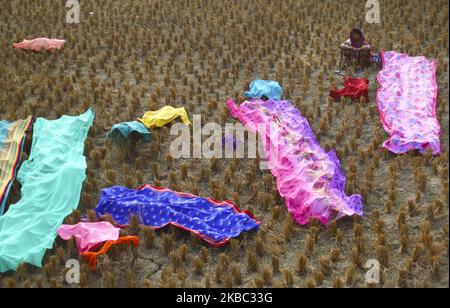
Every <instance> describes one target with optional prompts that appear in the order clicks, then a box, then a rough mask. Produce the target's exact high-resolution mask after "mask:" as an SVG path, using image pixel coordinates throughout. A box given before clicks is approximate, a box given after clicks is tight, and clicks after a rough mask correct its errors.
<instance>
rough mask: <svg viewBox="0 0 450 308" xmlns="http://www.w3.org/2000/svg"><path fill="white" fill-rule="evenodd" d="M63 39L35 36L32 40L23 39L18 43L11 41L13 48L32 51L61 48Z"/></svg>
mask: <svg viewBox="0 0 450 308" xmlns="http://www.w3.org/2000/svg"><path fill="white" fill-rule="evenodd" d="M65 42H66V41H65V40H58V39H48V38H43V37H40V38H35V39H33V40H23V41H22V42H20V43H13V47H14V48H19V49H30V50H33V51H42V50H53V49H61V48H63V47H64V43H65Z"/></svg>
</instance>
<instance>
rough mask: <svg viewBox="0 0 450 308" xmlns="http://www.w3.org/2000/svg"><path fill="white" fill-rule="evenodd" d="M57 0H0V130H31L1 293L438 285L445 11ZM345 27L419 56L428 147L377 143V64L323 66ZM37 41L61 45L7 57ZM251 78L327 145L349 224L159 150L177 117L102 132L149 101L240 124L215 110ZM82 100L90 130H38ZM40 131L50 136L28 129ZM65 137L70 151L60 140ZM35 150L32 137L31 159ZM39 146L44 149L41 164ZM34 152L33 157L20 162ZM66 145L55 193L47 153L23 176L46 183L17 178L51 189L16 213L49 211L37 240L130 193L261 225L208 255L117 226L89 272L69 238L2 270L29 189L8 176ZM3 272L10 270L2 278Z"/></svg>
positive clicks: (445, 140) (393, 2) (345, 34)
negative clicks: (149, 188)
mask: <svg viewBox="0 0 450 308" xmlns="http://www.w3.org/2000/svg"><path fill="white" fill-rule="evenodd" d="M67 2H70V3H72V2H74V1H65V0H33V1H29V0H2V1H1V3H0V28H1V31H0V58H1V61H0V90H1V91H0V121H1V120H4V121H10V122H14V121H17V120H20V119H26V118H27V117H28V116H33V117H34V119H35V120H34V121H35V124H34V125H30V129H29V130H28V132H27V133H26V137H25V139H24V142H23V151H22V155H21V157H20V162H19V165H18V166H17V170H20V171H18V173H17V172H16V173H17V176H16V179H15V180H14V181H13V182H12V185H11V187H10V191H9V195H8V198H7V199H6V203H5V213H4V214H3V216H2V217H1V218H0V268H1V269H2V271H1V272H2V273H0V286H1V287H4V288H30V287H31V288H47V287H51V288H57V287H60V288H86V287H94V288H100V287H104V288H110V287H125V288H135V287H139V288H141V287H146V288H175V287H177V288H203V287H206V288H217V287H225V288H242V287H251V288H291V287H292V288H314V287H317V288H366V287H368V288H397V287H398V288H426V287H432V288H444V287H445V288H448V287H449V275H448V273H449V268H448V266H449V265H448V264H449V208H448V203H449V182H448V181H449V172H448V168H449V80H448V78H449V77H448V76H449V59H448V54H449V40H448V31H449V29H448V27H449V26H448V1H444V0H435V1H422V0H390V1H379V2H380V14H379V18H380V20H379V23H368V22H367V21H366V13H367V10H368V9H367V8H366V7H365V1H347V0H342V1H339V3H337V2H336V1H332V0H324V1H314V0H282V1H278V0H272V1H271V0H243V1H231V0H229V1H228V0H227V1H219V0H217V1H216V0H171V1H163V0H99V1H84V0H83V1H81V0H80V1H79V8H80V16H79V20H78V21H79V22H73V23H68V22H67V20H66V17H67V16H66V15H67V13H68V11H69V10H70V7H71V6H70V5H69V7H66V3H67ZM75 2H77V1H75ZM375 2H376V1H375ZM73 16H75V15H73ZM69 17H70V16H69ZM354 27H359V28H361V29H362V31H363V33H364V36H365V38H366V39H367V41H368V42H370V45H371V47H372V50H373V51H374V52H376V53H380V52H381V51H382V50H384V51H396V52H398V53H404V54H408V55H409V56H422V55H423V56H425V57H426V58H427V59H434V60H436V62H437V66H436V75H435V76H436V82H437V89H438V97H437V100H436V105H435V117H436V118H437V120H438V121H439V124H440V147H441V151H440V154H439V153H437V154H436V153H433V152H432V151H431V150H427V151H424V152H423V153H420V152H419V151H418V150H416V151H408V152H407V153H403V154H395V153H393V152H392V151H388V150H386V149H382V145H383V142H385V141H386V140H388V138H389V135H388V133H387V132H386V131H385V129H384V128H383V123H382V120H381V118H380V114H379V111H380V110H379V108H377V98H376V97H377V90H378V88H379V83H378V81H377V74H378V73H379V72H380V69H381V65H376V64H373V65H371V66H370V67H368V68H365V69H364V70H359V71H358V70H357V69H355V68H354V67H352V66H348V67H347V68H346V69H345V70H343V71H342V72H341V74H336V73H335V71H336V70H337V69H338V66H339V61H340V55H341V53H340V49H339V46H340V44H341V43H342V42H344V41H345V40H347V39H348V38H349V33H350V30H351V29H352V28H354ZM41 37H46V38H51V39H61V40H65V44H64V47H63V48H62V49H60V50H59V49H56V50H52V51H45V50H44V51H31V50H21V49H18V48H13V43H19V42H22V40H24V39H33V38H41ZM344 75H348V76H359V77H364V78H367V79H368V81H369V85H368V98H369V101H368V102H366V101H365V100H363V99H357V100H356V101H355V100H352V99H349V98H342V99H341V100H340V101H339V100H334V99H333V98H331V97H330V95H329V92H330V91H329V90H330V88H332V87H337V88H342V87H343V84H344ZM253 80H275V81H277V82H278V83H279V84H280V85H281V87H282V88H283V94H282V99H285V100H289V101H291V102H292V105H293V106H294V107H295V108H297V109H298V110H299V111H300V113H301V115H302V116H303V117H305V118H306V119H307V121H308V123H309V125H310V127H311V129H312V131H313V133H314V135H315V138H316V139H317V141H318V144H319V145H320V147H321V148H323V149H324V150H325V151H327V152H328V151H330V150H331V149H335V150H336V154H337V157H338V158H339V160H340V164H341V166H342V169H343V172H344V174H345V176H346V179H347V182H346V186H345V187H344V188H343V191H344V192H345V193H346V194H347V196H350V195H354V194H356V195H361V196H362V198H363V211H364V215H363V216H362V217H361V216H359V215H349V216H345V215H344V217H342V218H340V219H338V220H331V221H329V222H328V223H327V224H324V223H322V222H320V221H319V220H318V219H312V220H311V221H309V222H308V223H307V224H304V225H301V224H299V223H297V222H296V220H295V219H294V217H293V215H291V213H289V211H288V209H287V206H286V200H285V198H284V197H282V196H281V195H280V193H279V191H278V189H277V178H276V177H275V176H273V175H272V174H271V172H270V170H264V169H261V168H260V163H261V161H263V158H259V157H257V158H205V157H197V158H194V155H193V150H192V149H191V148H192V144H191V145H190V146H189V149H188V150H190V151H188V152H190V153H189V154H190V155H189V157H183V158H174V157H173V156H172V155H171V153H172V152H171V145H172V144H173V142H174V140H175V139H176V138H177V136H178V135H173V134H171V127H172V125H173V124H175V123H180V125H183V124H182V121H181V120H179V119H176V120H175V121H173V122H171V123H168V124H166V125H163V126H161V127H152V128H150V129H149V132H150V133H151V136H152V140H151V141H150V142H148V143H146V142H144V140H143V139H142V138H141V139H139V138H137V139H133V140H132V142H130V143H119V144H118V143H115V142H113V139H110V138H108V137H107V134H108V132H109V131H110V129H111V127H112V126H113V125H115V124H118V123H122V122H130V121H136V120H137V119H138V118H142V117H143V115H144V114H145V113H146V112H147V111H156V110H158V109H160V108H162V107H164V106H173V107H184V108H185V110H186V112H187V115H188V117H189V120H190V121H191V122H192V121H193V119H194V116H197V115H198V117H199V118H200V119H201V123H202V125H205V124H206V123H217V124H218V125H219V126H220V127H224V126H225V124H226V123H233V124H236V123H239V122H240V121H239V119H236V118H233V117H232V115H231V114H230V111H229V109H228V108H227V104H226V103H227V100H228V99H229V98H232V99H234V101H235V102H236V103H237V104H240V103H243V102H244V101H245V100H246V99H247V98H246V97H244V92H245V91H246V90H247V89H248V87H249V84H250V83H251V82H252V81H253ZM90 107H91V108H92V110H93V111H95V119H94V120H93V123H92V125H91V126H90V127H89V126H87V127H86V125H85V126H83V125H84V124H83V123H81V122H79V121H78V120H77V121H75V122H74V123H71V122H70V119H68V118H67V122H70V123H68V124H67V123H66V122H61V123H60V124H61V125H59V126H56V125H55V126H51V124H48V123H50V122H45V121H44V120H43V119H42V121H41V120H40V118H45V119H48V120H55V119H58V118H60V117H61V116H63V115H70V116H79V115H81V114H83V113H84V112H86V110H88V109H89V108H90ZM417 112H420V110H417ZM399 117H401V115H399ZM40 121H41V122H40ZM80 121H81V120H80ZM86 121H87V122H89V120H86ZM38 123H39V125H38ZM46 123H47V124H46ZM45 125H49V127H50V128H48V129H49V130H48V131H47V132H48V133H45V134H44V132H45ZM69 125H75V126H69ZM78 125H79V126H78ZM189 125H190V124H189ZM417 125H421V124H420V123H419V124H417ZM189 127H191V126H189ZM72 128H73V129H72ZM50 129H51V131H50ZM0 132H1V129H0ZM38 132H39V133H41V132H42V135H38ZM84 132H85V133H87V137H86V138H85V140H84V142H83V138H82V137H83V136H82V135H83V133H84ZM0 137H2V136H1V134H0ZM69 137H70V138H75V139H76V140H77V143H76V144H73V143H72V144H70V143H67V144H66V143H65V142H66V140H67V138H69ZM191 137H192V136H191ZM39 138H40V139H39ZM46 138H47V140H44V139H46ZM49 138H53V139H49ZM80 138H81V139H80ZM192 138H194V137H192ZM207 138H208V136H203V140H206V139H207ZM34 139H36V140H37V139H39V140H40V141H39V142H41V147H40V148H38V147H37V146H36V145H34V144H33V140H34ZM0 140H1V139H0ZM189 140H190V138H189ZM44 144H49V147H48V149H50V150H48V151H47V153H46V151H45V148H44V149H42V145H44ZM83 144H84V149H83ZM0 145H1V142H0ZM32 145H33V146H32ZM53 145H54V147H53ZM39 149H40V150H41V152H40V153H39V155H38V154H36V155H31V154H32V153H31V152H32V151H36V153H37V152H38V150H39ZM51 149H54V150H51ZM67 149H71V150H73V151H71V152H70V153H73V152H76V151H78V150H79V151H78V152H79V153H78V154H79V155H78V156H76V162H77V163H79V164H80V165H83V156H82V155H81V154H83V153H84V155H85V157H86V163H87V166H86V170H85V173H86V179H85V180H84V181H82V182H80V181H78V182H77V175H79V173H77V172H76V170H75V169H76V168H73V170H72V169H70V168H71V167H73V166H72V163H70V166H69V169H70V173H66V174H65V175H62V176H60V177H59V182H57V183H54V182H52V181H51V180H50V179H51V178H52V174H53V173H51V172H54V173H55V174H56V173H57V172H58V170H65V169H63V168H67V165H64V159H65V158H61V159H62V160H63V163H62V164H61V162H60V161H59V158H56V159H55V160H52V161H48V160H47V161H46V160H45V159H42V161H43V162H44V165H42V166H41V167H39V168H40V169H39V170H41V171H42V170H43V171H42V172H43V173H42V174H44V175H45V174H47V176H48V179H49V181H48V182H46V180H45V179H44V180H43V179H42V178H40V177H39V174H38V175H33V174H34V173H33V174H26V176H27V178H28V181H30V180H31V182H34V181H36V183H40V182H44V183H47V184H46V185H47V186H45V185H44V188H41V190H42V189H47V190H51V189H52V187H53V191H54V193H53V194H51V199H49V200H47V199H45V200H40V202H41V203H42V204H46V205H47V207H46V208H41V210H42V213H45V214H40V213H35V216H34V217H35V218H33V217H28V218H27V219H31V220H32V219H36V220H39V219H40V220H41V221H46V220H47V219H48V220H50V218H49V217H50V216H51V218H52V219H51V223H50V222H49V224H51V225H50V226H49V228H50V230H51V232H53V233H55V232H56V229H57V228H58V227H59V225H61V223H63V222H64V224H67V225H74V224H77V223H79V222H80V221H83V222H98V221H100V220H106V221H109V222H111V223H113V224H116V223H118V222H117V221H115V220H114V219H113V218H112V216H111V215H110V216H105V217H99V216H98V215H97V213H96V211H95V210H94V209H95V208H96V207H97V205H98V204H99V200H100V196H101V191H102V189H105V188H110V187H113V186H122V187H126V188H129V189H138V188H139V187H141V186H142V185H144V184H149V185H153V186H156V187H166V188H170V189H171V190H173V191H177V192H184V193H189V194H192V195H196V196H202V197H210V198H212V199H214V200H231V201H232V202H233V203H234V204H236V205H237V207H239V208H240V209H241V210H243V211H245V210H246V211H248V212H243V213H247V214H242V215H243V216H245V215H249V216H245V217H246V218H248V217H255V219H257V220H258V221H260V226H259V229H258V228H253V229H251V230H246V231H244V232H241V233H240V234H239V235H238V236H236V237H233V238H231V240H230V241H229V243H225V245H211V243H209V242H208V241H205V240H204V238H203V239H202V238H201V237H199V236H197V235H196V234H194V233H192V232H189V231H187V230H183V229H182V228H178V227H176V226H175V225H169V226H166V227H164V228H161V229H157V230H155V229H153V228H150V227H148V226H144V225H142V224H140V220H139V219H138V218H137V217H136V216H132V217H131V218H130V220H129V223H128V224H126V226H123V228H121V229H120V236H121V237H125V236H128V237H132V238H136V237H137V238H138V239H139V243H138V245H137V246H134V245H132V244H131V245H130V244H127V243H124V244H120V245H119V244H118V245H112V246H111V248H110V250H109V251H108V252H107V253H106V254H101V255H99V256H98V258H97V259H96V261H97V262H96V264H94V266H92V264H90V263H88V262H87V260H88V259H87V258H86V257H84V256H82V255H80V254H79V251H78V249H77V242H76V240H75V238H73V237H72V238H70V239H68V240H67V241H66V240H63V239H62V238H61V237H60V236H56V237H55V238H54V241H53V238H51V240H52V241H50V245H49V247H51V248H49V249H47V250H46V251H45V254H44V255H43V257H42V256H39V253H36V255H37V256H35V257H34V258H35V259H37V261H36V262H37V263H39V261H40V257H42V263H41V267H39V266H35V265H32V264H29V263H30V262H27V263H23V262H19V261H20V260H19V261H17V260H16V261H17V262H18V263H20V264H18V265H17V266H14V265H11V264H13V263H14V262H15V261H14V262H13V261H11V262H12V263H8V262H10V261H9V259H7V258H6V257H5V255H8V253H10V250H9V249H13V248H11V247H13V246H14V243H17V242H20V243H22V242H24V243H26V244H27V245H30V243H29V242H26V239H25V240H24V239H23V238H18V237H19V236H15V235H16V234H22V235H24V236H25V232H22V233H16V231H17V230H15V229H14V228H18V229H19V228H21V227H20V226H19V225H16V226H14V225H11V224H10V223H9V222H10V221H12V220H8V219H10V218H9V217H10V216H13V215H15V217H22V216H20V215H22V214H23V213H21V212H20V210H21V209H22V210H25V211H26V210H27V208H26V205H27V206H31V205H30V204H35V203H33V202H34V201H33V200H34V199H33V198H32V197H33V196H31V192H30V190H32V189H33V188H32V187H31V188H30V186H31V185H30V182H28V183H27V184H25V185H24V183H21V181H22V179H23V178H25V170H22V169H27V170H28V169H30V168H29V167H30V165H27V164H28V163H36V161H39V160H40V159H41V156H40V155H43V154H42V153H45V154H46V155H48V157H50V156H52V155H53V156H55V155H56V154H57V153H56V152H57V151H61V153H62V152H64V151H68V150H67ZM0 150H1V147H0ZM52 152H53V153H52ZM0 153H1V152H0ZM55 153H56V154H55ZM58 153H59V152H58ZM433 154H434V155H433ZM71 155H72V154H71ZM56 156H57V155H56ZM74 156H75V155H74ZM67 157H68V156H67ZM71 157H72V156H71ZM29 159H30V160H29ZM74 159H75V158H74ZM80 159H81V160H80ZM27 160H29V162H26V161H27ZM2 163H3V162H2ZM47 164H48V165H47ZM58 164H60V165H58ZM74 164H75V163H74ZM58 166H60V167H58ZM77 166H78V165H77ZM5 168H6V167H5ZM36 168H38V167H36ZM46 168H47V169H46ZM31 169H32V170H31V171H29V172H34V171H35V169H33V168H31ZM48 170H50V171H51V172H50V174H49V173H48V172H47V173H45V172H46V171H48ZM52 170H53V171H52ZM77 170H78V169H77ZM81 170H82V172H84V171H83V170H84V169H83V168H81ZM292 172H294V170H293V171H292ZM2 173H3V170H2ZM42 174H41V176H42ZM0 179H1V178H0ZM46 179H47V178H46ZM81 183H82V186H80V188H78V187H77V185H78V184H79V185H81ZM21 185H22V186H21ZM55 187H58V189H56V188H55ZM22 188H24V189H22ZM25 188H26V189H25ZM77 189H78V190H77ZM79 190H80V191H81V193H80V194H78V191H79ZM62 191H64V194H63V193H61V195H59V193H60V192H62ZM69 191H70V193H71V194H73V195H74V197H73V200H75V201H77V202H75V204H74V207H73V208H70V207H69V208H70V211H69V212H64V211H62V212H61V213H63V214H64V215H62V216H61V219H60V220H61V221H59V220H58V219H57V218H55V217H53V216H52V214H51V213H52V211H53V210H55V211H56V208H58V207H59V206H60V205H61V204H65V203H66V202H67V201H68V200H69V199H70V198H72V197H71V194H69ZM66 192H67V193H66ZM27 194H28V195H27ZM48 195H50V194H48ZM38 197H39V195H38V196H37V198H38ZM30 198H31V199H30ZM77 198H79V202H78V199H77ZM21 199H23V200H21ZM25 199H26V201H27V202H28V201H29V202H28V203H26V204H25V203H24V202H25ZM30 200H31V201H30ZM0 201H1V199H0ZM69 201H70V200H69ZM20 202H22V203H21V204H18V203H20ZM214 202H215V201H214ZM214 202H212V203H210V205H211V204H213V203H214ZM227 204H231V203H227ZM22 205H23V206H22ZM15 206H16V207H17V208H14V207H15ZM212 209H213V210H214V209H217V207H212ZM16 210H17V211H16ZM65 214H67V215H65ZM17 215H19V216H17ZM240 217H242V216H240ZM13 218H14V217H13ZM53 218H54V219H53ZM11 219H12V218H11ZM62 219H63V220H64V221H62ZM248 219H250V218H248ZM251 222H253V220H251ZM28 227H29V226H24V228H28ZM7 228H9V229H8V230H6V229H7ZM27 230H28V229H27ZM11 234H14V235H11ZM55 234H56V233H55ZM2 235H3V236H5V237H6V235H8V236H9V237H6V238H3V239H2V238H1V236H2ZM26 236H30V237H31V238H32V237H33V236H36V235H30V234H29V233H26ZM47 236H48V234H41V235H38V238H42V237H47ZM6 243H7V244H6ZM43 245H45V244H43ZM215 246H218V247H215ZM219 246H220V247H219ZM78 248H79V247H78ZM97 250H98V246H97ZM11 251H13V250H11ZM70 260H75V261H78V262H79V264H80V270H79V274H80V275H79V279H78V280H77V281H75V282H73V281H70V279H68V278H67V277H69V278H70V277H72V276H70V275H68V274H70V271H71V270H72V268H71V267H70V266H68V265H70V264H71V263H70V262H69V263H68V261H70ZM10 267H15V268H13V269H12V270H11V269H9V270H3V269H8V268H10Z"/></svg>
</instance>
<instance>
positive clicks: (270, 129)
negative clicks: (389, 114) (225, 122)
mask: <svg viewBox="0 0 450 308" xmlns="http://www.w3.org/2000/svg"><path fill="white" fill-rule="evenodd" d="M227 107H228V110H229V111H230V113H231V115H232V116H233V117H234V118H237V119H239V120H240V121H241V122H242V123H243V124H244V126H245V127H246V128H247V129H248V130H249V131H251V132H258V133H259V135H260V137H261V139H262V143H263V146H264V152H265V158H266V160H267V163H268V167H269V169H270V171H271V173H272V174H273V175H274V176H275V177H276V180H277V187H278V191H279V193H280V195H281V196H282V197H284V198H285V200H286V206H287V208H288V211H289V212H290V213H291V214H292V215H293V217H294V219H295V221H296V222H297V223H299V224H301V225H305V224H308V223H309V222H310V221H311V220H313V219H317V220H319V221H321V222H322V223H323V224H327V223H328V222H329V221H330V220H335V219H339V218H341V217H344V216H351V215H355V214H356V215H360V216H363V208H362V207H363V200H362V197H361V196H359V195H352V196H347V195H346V193H345V182H346V179H345V175H344V173H343V171H342V169H341V166H340V163H339V159H338V158H337V156H336V153H335V151H334V150H332V151H330V152H328V153H326V152H325V150H324V149H323V148H322V147H321V146H320V145H319V143H318V142H317V140H316V138H315V136H314V133H313V131H312V130H311V128H310V126H309V124H308V121H307V120H306V119H305V118H304V117H303V116H302V115H301V114H300V112H299V111H298V110H297V109H296V108H295V107H294V106H292V104H291V103H290V102H288V101H276V100H268V101H263V100H259V99H254V100H251V101H246V102H244V103H242V104H241V105H240V106H239V107H238V106H236V104H235V103H234V101H233V100H231V99H229V100H228V101H227Z"/></svg>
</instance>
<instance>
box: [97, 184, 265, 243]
mask: <svg viewBox="0 0 450 308" xmlns="http://www.w3.org/2000/svg"><path fill="white" fill-rule="evenodd" d="M95 212H96V214H97V216H98V217H101V216H104V215H108V214H110V215H111V216H112V217H113V218H114V220H115V221H116V222H117V223H119V224H121V225H127V224H128V223H129V220H130V218H131V217H132V216H137V217H138V218H139V219H140V223H141V224H143V225H146V226H149V227H153V228H162V227H164V226H165V225H167V224H173V225H175V226H177V227H180V228H182V229H185V230H188V231H192V232H194V233H195V234H197V235H199V236H200V237H201V238H202V239H204V240H205V241H207V242H209V243H210V244H213V245H218V244H226V243H227V242H228V241H229V239H230V238H233V237H236V236H238V235H239V234H241V233H242V232H244V231H250V230H252V229H256V230H257V229H258V228H259V224H260V223H259V221H258V220H256V219H255V218H253V217H252V216H251V214H250V213H248V212H246V211H244V212H243V211H241V210H239V209H238V208H237V207H236V206H235V205H234V204H232V203H231V202H229V201H216V200H213V199H211V198H204V197H198V196H194V195H190V194H185V193H179V192H174V191H172V190H170V189H168V188H159V187H154V186H150V185H145V186H143V187H141V188H140V189H139V190H134V189H128V188H125V187H120V186H115V187H110V188H106V189H103V190H102V192H101V196H100V201H99V203H98V205H97V207H96V209H95Z"/></svg>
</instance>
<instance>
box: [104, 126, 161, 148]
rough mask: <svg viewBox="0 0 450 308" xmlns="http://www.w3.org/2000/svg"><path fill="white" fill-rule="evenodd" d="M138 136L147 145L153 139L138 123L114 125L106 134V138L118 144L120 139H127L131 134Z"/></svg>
mask: <svg viewBox="0 0 450 308" xmlns="http://www.w3.org/2000/svg"><path fill="white" fill-rule="evenodd" d="M134 133H136V134H139V135H140V136H142V139H144V141H145V142H147V143H149V142H151V141H152V139H153V135H152V133H150V132H149V131H148V129H147V128H146V127H145V126H144V124H142V123H140V122H138V121H132V122H123V123H118V124H115V125H114V126H113V127H112V128H111V130H110V131H109V132H108V135H107V137H108V138H110V139H112V140H113V141H115V142H118V141H119V140H120V138H121V137H123V138H125V139H128V138H129V136H130V135H131V134H134Z"/></svg>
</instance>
